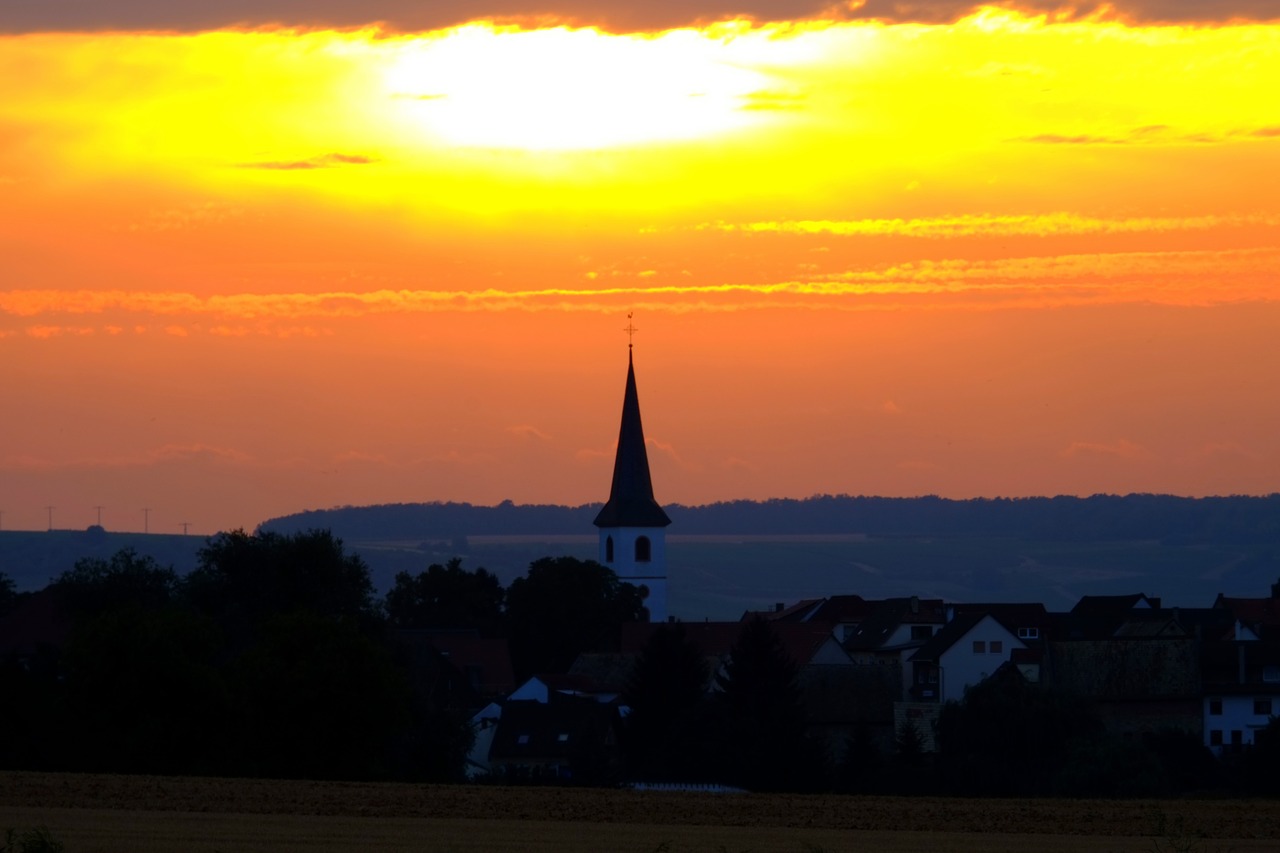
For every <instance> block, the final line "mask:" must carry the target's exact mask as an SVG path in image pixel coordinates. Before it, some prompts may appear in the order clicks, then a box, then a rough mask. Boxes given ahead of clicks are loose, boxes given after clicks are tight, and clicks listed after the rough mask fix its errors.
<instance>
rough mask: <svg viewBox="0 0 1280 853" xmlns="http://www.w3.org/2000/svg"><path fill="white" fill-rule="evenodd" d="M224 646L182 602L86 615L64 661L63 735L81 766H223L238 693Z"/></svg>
mask: <svg viewBox="0 0 1280 853" xmlns="http://www.w3.org/2000/svg"><path fill="white" fill-rule="evenodd" d="M220 649H221V642H220V637H219V634H218V631H217V629H216V627H215V626H214V625H213V624H212V623H211V622H210V621H209V620H208V619H206V618H204V617H202V616H200V615H198V614H195V613H192V612H190V611H187V610H182V609H179V608H177V607H164V608H157V609H151V610H147V609H143V608H141V607H137V606H124V607H119V608H115V609H112V610H108V611H105V612H103V613H101V614H99V615H97V616H93V617H90V618H87V619H85V620H82V621H81V622H80V623H79V624H78V625H77V626H76V629H75V632H74V634H73V636H72V639H71V642H70V644H69V645H68V646H67V648H66V650H65V654H64V659H63V672H64V674H65V690H66V693H65V701H66V713H67V717H68V719H69V720H73V721H75V723H74V725H72V726H71V727H70V730H69V731H66V732H64V733H63V737H64V738H65V739H66V740H67V741H68V745H69V746H70V747H71V749H70V751H69V754H70V755H74V756H75V762H76V765H77V767H78V769H87V770H92V771H103V772H106V771H111V772H126V773H191V772H211V771H214V770H216V769H217V766H218V764H219V763H220V762H221V754H222V753H221V750H222V747H223V746H224V744H222V743H221V741H222V739H223V735H224V734H225V733H226V731H227V725H226V712H227V710H228V702H229V697H228V695H227V690H226V685H225V683H224V681H223V678H222V673H221V672H220V670H219V668H218V665H217V660H218V656H219V652H220Z"/></svg>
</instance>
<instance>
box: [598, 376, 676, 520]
mask: <svg viewBox="0 0 1280 853" xmlns="http://www.w3.org/2000/svg"><path fill="white" fill-rule="evenodd" d="M670 523H671V519H670V518H668V517H667V514H666V512H665V511H663V509H662V507H661V506H659V505H658V502H657V500H655V499H654V497H653V480H652V479H651V478H650V476H649V454H648V452H647V451H646V450H645V446H644V428H643V427H642V426H641V424H640V397H639V395H638V394H637V393H636V371H635V365H634V363H633V360H632V358H631V354H630V352H628V354H627V388H626V392H625V393H624V394H623V397H622V426H621V427H620V428H619V430H618V453H617V456H616V457H615V458H614V462H613V485H612V486H611V487H610V489H609V500H608V502H607V503H606V504H605V505H604V507H603V508H602V509H601V510H600V513H599V515H597V516H596V520H595V525H596V527H666V526H667V525H668V524H670Z"/></svg>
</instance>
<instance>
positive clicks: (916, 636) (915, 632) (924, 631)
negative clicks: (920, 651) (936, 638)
mask: <svg viewBox="0 0 1280 853" xmlns="http://www.w3.org/2000/svg"><path fill="white" fill-rule="evenodd" d="M932 636H933V626H932V625H912V626H911V639H913V640H927V639H929V638H930V637H932Z"/></svg>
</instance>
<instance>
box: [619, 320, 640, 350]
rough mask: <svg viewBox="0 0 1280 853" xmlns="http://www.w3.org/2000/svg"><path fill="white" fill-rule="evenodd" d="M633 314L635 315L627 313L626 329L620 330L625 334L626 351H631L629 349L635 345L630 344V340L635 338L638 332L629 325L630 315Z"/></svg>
mask: <svg viewBox="0 0 1280 853" xmlns="http://www.w3.org/2000/svg"><path fill="white" fill-rule="evenodd" d="M634 313H635V312H634V311H628V312H627V327H626V328H625V329H623V330H622V331H624V332H626V333H627V349H631V347H633V346H634V345H635V344H634V343H633V342H632V338H634V337H635V334H636V332H638V331H640V330H639V329H637V328H636V327H635V326H634V325H632V323H631V315H632V314H634Z"/></svg>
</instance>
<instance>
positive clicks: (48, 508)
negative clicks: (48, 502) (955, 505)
mask: <svg viewBox="0 0 1280 853" xmlns="http://www.w3.org/2000/svg"><path fill="white" fill-rule="evenodd" d="M45 509H46V510H48V512H49V532H50V533H52V532H53V511H54V509H55V507H51V506H47V507H45Z"/></svg>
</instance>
